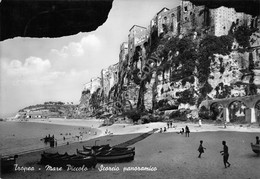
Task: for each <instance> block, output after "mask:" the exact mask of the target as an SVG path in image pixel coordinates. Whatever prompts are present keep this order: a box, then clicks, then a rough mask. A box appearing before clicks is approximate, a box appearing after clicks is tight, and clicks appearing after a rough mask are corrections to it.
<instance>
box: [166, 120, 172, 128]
mask: <svg viewBox="0 0 260 179" xmlns="http://www.w3.org/2000/svg"><path fill="white" fill-rule="evenodd" d="M167 127H168V129H169V128H172V127H173V126H172V121H168V122H167Z"/></svg>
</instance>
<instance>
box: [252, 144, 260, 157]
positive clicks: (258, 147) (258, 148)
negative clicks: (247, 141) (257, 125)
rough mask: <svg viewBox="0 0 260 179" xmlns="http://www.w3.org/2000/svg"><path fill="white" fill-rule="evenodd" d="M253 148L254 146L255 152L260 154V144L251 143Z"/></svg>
mask: <svg viewBox="0 0 260 179" xmlns="http://www.w3.org/2000/svg"><path fill="white" fill-rule="evenodd" d="M251 148H252V150H253V152H255V153H256V154H258V155H259V154H260V145H259V144H253V143H251Z"/></svg>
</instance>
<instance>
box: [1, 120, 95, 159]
mask: <svg viewBox="0 0 260 179" xmlns="http://www.w3.org/2000/svg"><path fill="white" fill-rule="evenodd" d="M95 131H96V130H95V129H93V128H90V127H80V126H79V127H77V126H68V125H56V124H46V123H34V122H0V154H1V155H11V154H12V155H13V154H19V153H25V152H28V151H34V150H37V149H42V148H48V147H49V146H50V144H49V143H46V144H45V143H44V141H43V138H44V137H45V136H47V135H49V134H50V135H51V136H52V135H54V137H55V139H57V144H58V145H63V144H66V143H67V142H70V143H71V142H77V141H79V140H82V139H84V140H86V139H87V138H89V137H90V136H93V135H92V134H94V133H95ZM80 134H83V137H84V138H78V137H77V136H80ZM64 137H65V140H64V139H63V138H64Z"/></svg>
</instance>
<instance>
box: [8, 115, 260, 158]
mask: <svg viewBox="0 0 260 179" xmlns="http://www.w3.org/2000/svg"><path fill="white" fill-rule="evenodd" d="M49 121H51V122H49ZM8 122H9V121H8ZM10 122H20V121H10ZM26 122H30V123H31V122H32V123H43V124H53V125H66V126H71V127H73V126H75V127H89V128H91V129H94V130H96V131H97V134H96V135H91V136H88V137H87V138H86V139H81V140H78V141H69V145H71V144H81V143H86V142H88V141H91V140H94V139H95V138H102V137H113V136H124V135H131V134H133V135H136V134H143V133H146V132H149V131H151V130H153V129H155V128H158V129H160V128H162V129H163V128H164V127H166V130H167V131H166V132H162V133H178V132H180V130H181V129H182V128H185V126H186V125H187V126H189V128H190V132H191V134H192V133H201V132H243V133H259V134H260V127H247V125H248V124H245V125H243V126H242V127H241V126H240V125H241V124H232V125H228V126H227V128H224V126H223V125H216V124H202V126H201V127H199V125H198V124H197V123H187V122H173V126H174V127H172V128H167V123H166V122H153V123H148V124H137V125H134V124H122V123H120V124H113V125H111V126H102V127H100V126H101V124H103V120H100V119H93V118H92V119H59V118H50V119H48V121H47V120H44V121H42V120H37V119H36V120H35V119H32V120H29V121H22V123H26ZM106 131H107V132H106ZM159 131H160V130H157V131H156V132H155V133H159ZM69 145H68V144H66V143H62V144H59V145H57V147H63V146H69ZM49 149H51V147H44V148H38V149H31V150H27V151H23V152H21V153H19V155H24V154H30V153H33V152H40V151H44V150H49ZM10 155H11V154H10Z"/></svg>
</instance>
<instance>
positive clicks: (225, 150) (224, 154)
mask: <svg viewBox="0 0 260 179" xmlns="http://www.w3.org/2000/svg"><path fill="white" fill-rule="evenodd" d="M222 144H223V150H222V151H220V153H221V155H223V161H224V165H225V168H227V167H230V165H231V164H230V163H229V162H228V158H229V153H228V146H227V145H226V141H222ZM227 164H228V166H227Z"/></svg>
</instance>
